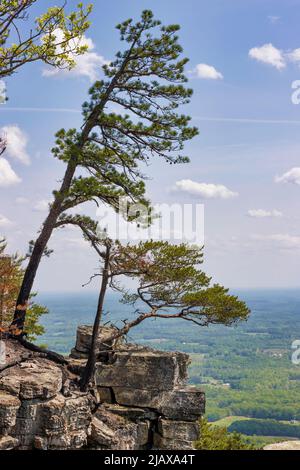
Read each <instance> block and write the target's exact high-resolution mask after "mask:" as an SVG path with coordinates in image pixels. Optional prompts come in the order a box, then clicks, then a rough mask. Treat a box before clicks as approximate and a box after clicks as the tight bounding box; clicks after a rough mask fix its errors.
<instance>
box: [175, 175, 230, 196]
mask: <svg viewBox="0 0 300 470" xmlns="http://www.w3.org/2000/svg"><path fill="white" fill-rule="evenodd" d="M174 189H175V190H177V191H182V192H185V193H188V194H190V195H192V196H199V197H202V198H205V199H217V198H219V199H230V198H232V197H236V196H238V193H236V192H233V191H231V190H230V189H228V188H227V187H226V186H224V185H222V184H212V183H197V182H196V181H192V180H189V179H186V180H180V181H177V182H176V184H175V188H174Z"/></svg>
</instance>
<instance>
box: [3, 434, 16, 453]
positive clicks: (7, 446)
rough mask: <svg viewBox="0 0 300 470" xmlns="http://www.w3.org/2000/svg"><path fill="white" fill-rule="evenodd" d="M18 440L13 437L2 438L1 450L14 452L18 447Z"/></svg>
mask: <svg viewBox="0 0 300 470" xmlns="http://www.w3.org/2000/svg"><path fill="white" fill-rule="evenodd" d="M18 445H19V442H18V439H15V438H13V437H11V436H3V437H0V450H13V449H15V448H16V447H18Z"/></svg>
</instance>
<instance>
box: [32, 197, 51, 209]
mask: <svg viewBox="0 0 300 470" xmlns="http://www.w3.org/2000/svg"><path fill="white" fill-rule="evenodd" d="M49 204H50V201H47V200H46V199H42V200H41V201H38V202H37V203H36V204H35V205H34V206H33V210H34V211H36V212H45V211H47V210H48V209H49Z"/></svg>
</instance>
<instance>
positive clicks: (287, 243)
mask: <svg viewBox="0 0 300 470" xmlns="http://www.w3.org/2000/svg"><path fill="white" fill-rule="evenodd" d="M252 239H253V240H257V241H266V242H272V243H273V244H275V245H276V247H278V248H284V249H299V248H300V237H299V236H295V235H289V234H288V233H275V234H271V235H252Z"/></svg>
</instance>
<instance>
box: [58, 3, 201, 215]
mask: <svg viewBox="0 0 300 470" xmlns="http://www.w3.org/2000/svg"><path fill="white" fill-rule="evenodd" d="M117 28H118V30H119V31H120V36H121V40H122V41H124V42H125V43H127V44H128V47H125V48H124V50H122V51H120V52H118V53H117V54H116V58H115V60H114V61H112V62H111V63H110V64H108V65H105V66H104V67H103V70H104V74H105V77H106V78H105V79H104V80H101V81H97V82H96V83H95V84H94V85H93V86H92V87H91V89H90V91H89V95H90V101H89V102H86V103H84V104H83V117H84V120H85V123H84V126H83V127H82V129H81V130H80V131H77V130H76V129H70V130H68V131H66V130H64V129H61V130H60V131H59V132H58V133H57V135H56V138H57V140H56V147H55V148H54V149H53V154H54V156H55V157H57V158H59V159H60V160H62V161H64V162H66V163H68V164H69V165H72V168H73V170H72V171H74V168H77V169H78V170H80V169H81V170H82V171H83V174H82V175H77V176H76V177H74V178H73V179H72V181H71V184H70V186H69V187H68V189H67V190H66V191H64V194H61V193H55V197H56V198H58V197H60V198H61V199H63V204H62V209H63V211H65V210H67V209H70V208H72V207H75V206H77V205H79V204H82V203H84V202H87V201H95V202H97V203H99V202H100V203H106V204H108V205H110V206H112V207H113V208H114V209H115V210H116V211H119V210H121V209H122V208H121V207H120V200H124V198H125V199H126V200H127V201H128V207H127V210H126V213H125V214H124V216H125V217H128V218H129V220H134V219H135V218H136V217H137V216H136V215H134V213H133V212H132V211H131V207H132V204H134V203H138V204H142V205H143V206H144V207H145V208H147V207H148V206H149V201H148V200H147V199H145V197H144V195H145V183H144V180H145V175H144V174H143V173H142V172H141V170H140V168H139V166H140V164H141V163H147V162H148V160H149V159H150V158H151V157H161V158H163V159H164V160H166V161H167V162H168V163H170V164H172V163H183V162H187V161H188V158H187V157H186V156H184V155H182V154H181V151H182V150H183V146H184V143H185V142H186V141H187V140H189V139H192V138H193V137H195V136H196V135H197V133H198V130H197V129H196V128H195V127H192V126H190V125H189V122H190V117H189V116H186V115H182V114H179V113H178V112H177V108H178V107H179V106H181V105H184V104H187V103H188V102H189V99H190V97H191V95H192V90H190V89H189V88H186V87H185V86H184V84H185V83H186V81H187V79H186V77H185V75H184V66H185V64H186V62H187V59H183V58H181V57H180V55H181V53H182V48H181V46H180V45H179V43H178V37H177V35H176V32H177V31H178V30H179V26H177V25H171V26H161V23H160V22H159V21H157V20H154V18H153V14H152V12H150V11H144V12H143V13H142V17H141V20H140V21H138V22H137V23H135V24H134V23H133V21H132V20H127V21H125V22H124V23H122V24H121V25H119V26H118V27H117ZM112 107H114V108H117V109H118V112H111V109H112ZM130 214H131V215H130ZM148 222H150V220H149V221H148Z"/></svg>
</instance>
